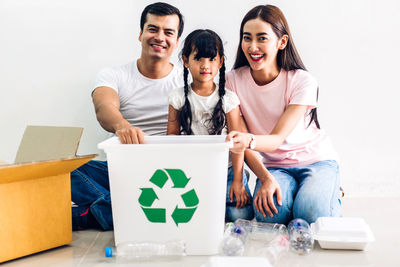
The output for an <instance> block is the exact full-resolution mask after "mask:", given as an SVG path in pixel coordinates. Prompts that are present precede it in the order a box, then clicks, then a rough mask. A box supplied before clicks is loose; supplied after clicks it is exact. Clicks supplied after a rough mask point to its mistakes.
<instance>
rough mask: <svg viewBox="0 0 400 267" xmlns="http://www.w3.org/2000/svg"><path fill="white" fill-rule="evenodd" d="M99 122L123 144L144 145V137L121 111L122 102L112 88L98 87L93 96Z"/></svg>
mask: <svg viewBox="0 0 400 267" xmlns="http://www.w3.org/2000/svg"><path fill="white" fill-rule="evenodd" d="M92 99H93V104H94V109H95V112H96V117H97V120H98V121H99V123H100V125H101V127H103V128H104V130H106V131H108V132H112V133H115V134H116V135H117V136H118V137H119V139H120V141H121V143H123V144H138V143H139V144H142V143H144V135H145V133H143V132H142V130H140V129H139V128H137V127H134V126H132V125H131V124H130V123H129V122H128V121H127V120H126V119H125V118H124V117H123V116H122V114H121V112H120V111H119V107H120V102H119V97H118V94H117V92H115V90H113V89H112V88H110V87H106V86H101V87H97V88H96V89H95V90H94V91H93V94H92Z"/></svg>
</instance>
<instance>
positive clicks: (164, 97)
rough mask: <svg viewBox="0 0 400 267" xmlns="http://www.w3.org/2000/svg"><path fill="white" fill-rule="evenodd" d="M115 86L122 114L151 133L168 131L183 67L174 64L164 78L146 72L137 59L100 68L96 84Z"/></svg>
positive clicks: (162, 133) (181, 83) (113, 87)
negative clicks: (171, 96) (172, 98)
mask: <svg viewBox="0 0 400 267" xmlns="http://www.w3.org/2000/svg"><path fill="white" fill-rule="evenodd" d="M100 86H107V87H110V88H112V89H114V90H115V91H116V92H117V94H118V96H119V101H120V112H121V114H122V116H123V117H124V118H125V119H126V120H127V121H128V122H129V123H130V124H131V125H133V126H135V127H139V128H140V129H141V130H142V131H144V132H145V133H146V134H147V135H165V134H166V133H167V121H168V94H169V93H170V91H171V90H172V89H174V88H177V87H181V86H183V72H182V69H179V68H177V67H176V66H174V67H173V69H172V71H171V72H170V73H169V74H168V75H167V76H165V77H164V78H161V79H150V78H147V77H145V76H143V75H142V74H141V73H140V72H139V70H138V68H137V64H136V61H133V62H131V63H129V64H126V65H124V66H121V67H113V68H106V69H103V70H102V71H100V72H99V74H98V75H97V78H96V82H95V87H94V88H97V87H100Z"/></svg>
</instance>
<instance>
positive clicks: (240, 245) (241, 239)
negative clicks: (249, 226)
mask: <svg viewBox="0 0 400 267" xmlns="http://www.w3.org/2000/svg"><path fill="white" fill-rule="evenodd" d="M247 234H248V231H247V230H246V228H245V227H243V226H240V225H235V224H233V223H227V224H226V228H225V233H224V238H223V240H222V248H221V254H223V255H226V256H241V255H243V252H244V245H245V243H246V238H247Z"/></svg>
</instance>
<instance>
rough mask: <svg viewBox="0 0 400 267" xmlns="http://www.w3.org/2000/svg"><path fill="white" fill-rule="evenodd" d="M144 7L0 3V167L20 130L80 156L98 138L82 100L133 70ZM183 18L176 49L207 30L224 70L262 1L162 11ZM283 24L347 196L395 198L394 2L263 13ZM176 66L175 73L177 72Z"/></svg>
mask: <svg viewBox="0 0 400 267" xmlns="http://www.w3.org/2000/svg"><path fill="white" fill-rule="evenodd" d="M152 2H153V1H143V0H142V1H138V0H135V1H133V0H119V1H105V0H86V1H79V0H70V1H54V0H36V1H29V0H1V1H0V126H1V128H0V131H1V138H0V158H2V159H4V160H6V161H8V162H12V161H13V159H14V157H15V153H16V150H17V148H18V144H19V140H20V139H21V136H22V134H23V131H24V128H25V126H26V125H28V124H33V125H59V126H81V127H84V128H85V130H84V135H83V138H82V141H81V144H80V149H79V153H80V154H87V153H95V152H98V151H97V148H96V144H97V143H98V142H99V141H101V140H103V139H104V138H106V137H107V133H106V132H105V131H103V130H102V129H101V127H100V126H99V125H98V123H97V121H96V119H95V114H94V110H93V106H92V103H91V98H90V92H91V90H92V89H93V88H92V85H93V81H94V77H95V75H96V73H97V72H98V71H99V70H100V69H101V68H103V67H106V66H113V65H120V64H124V63H127V62H129V61H131V60H134V59H136V58H137V57H138V56H139V53H140V43H139V42H138V40H137V37H138V33H139V17H140V13H141V11H142V10H143V8H144V7H145V6H146V5H147V4H149V3H152ZM167 2H170V3H172V4H174V5H176V6H177V7H179V8H180V9H181V11H182V13H183V14H184V15H185V22H186V25H185V31H184V33H183V37H185V36H186V35H187V34H188V33H189V32H190V31H192V30H193V29H195V28H211V29H213V30H215V31H216V32H217V33H219V34H220V35H221V37H222V38H223V40H224V41H225V42H226V54H227V65H228V66H227V67H228V68H230V67H231V66H232V64H233V60H234V57H235V53H236V47H237V44H238V38H239V37H238V35H239V25H240V21H241V19H242V18H243V16H244V14H245V13H246V12H247V11H248V10H250V9H251V8H252V7H254V6H255V5H257V4H266V2H267V1H256V0H252V1H231V0H222V1H215V0H203V1H184V0H181V1H179V0H177V1H167ZM268 3H272V4H275V5H277V6H279V7H280V8H281V9H282V10H283V11H284V13H285V14H286V17H287V19H288V22H289V24H290V26H291V30H292V33H293V35H294V40H295V43H296V45H297V47H298V49H299V51H300V54H301V56H302V58H303V60H304V62H305V64H306V66H307V67H308V69H309V70H310V72H311V73H312V74H313V75H314V76H315V77H316V78H317V80H318V81H319V84H320V101H319V103H320V108H319V114H320V122H321V124H322V127H323V128H324V129H326V130H327V131H328V133H329V134H330V136H331V138H332V139H333V142H334V144H335V147H336V149H337V150H338V152H339V154H340V155H341V158H342V163H341V170H342V184H343V186H344V188H345V190H346V192H347V193H348V194H349V195H353V196H360V195H361V196H362V195H390V196H400V168H398V165H400V156H399V153H398V150H399V149H400V141H399V138H398V136H399V134H400V133H399V126H398V124H399V122H398V121H399V119H398V118H397V117H398V116H399V115H400V107H399V105H397V103H396V102H398V99H399V97H400V92H399V89H400V86H399V85H398V83H397V76H398V70H399V67H398V66H399V62H400V52H399V50H398V47H400V37H399V34H398V32H399V28H400V27H399V26H400V18H399V14H400V13H399V11H400V4H399V2H397V1H395V0H392V1H391V0H383V1H378V0H376V1H374V0H338V1H329V0H308V1H304V0H302V1H298V0H296V1H293V0H292V1H284V0H281V1H270V2H268ZM176 54H177V53H175V57H174V59H173V62H175V63H176V62H177V60H176Z"/></svg>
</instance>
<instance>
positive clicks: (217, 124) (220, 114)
mask: <svg viewBox="0 0 400 267" xmlns="http://www.w3.org/2000/svg"><path fill="white" fill-rule="evenodd" d="M193 51H194V52H195V53H196V55H195V59H200V58H202V57H203V58H215V57H216V56H219V57H220V58H221V59H222V58H223V57H224V47H223V44H222V40H221V38H220V37H219V36H218V34H216V33H215V32H214V31H212V30H208V29H207V30H195V31H193V32H191V33H190V34H189V35H188V36H187V37H186V39H185V42H184V45H183V49H182V52H181V57H182V58H183V56H185V57H186V58H187V59H188V58H189V56H190V54H191V53H192V52H193ZM183 68H184V70H183V80H184V83H185V86H184V92H185V104H184V105H183V107H182V109H181V110H180V111H179V123H180V126H181V130H180V133H181V134H186V135H192V134H193V131H192V128H191V127H192V120H193V118H192V110H191V108H190V102H189V99H188V94H189V84H188V75H189V71H188V69H187V68H186V67H185V66H183ZM218 94H219V100H218V103H217V105H216V106H215V108H214V111H213V114H212V116H211V118H210V122H211V128H210V129H208V133H209V134H210V135H218V134H221V132H222V130H223V129H224V128H225V126H226V114H225V112H224V109H223V104H222V99H223V97H224V95H225V60H224V61H223V63H222V66H221V68H220V69H219V83H218Z"/></svg>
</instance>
